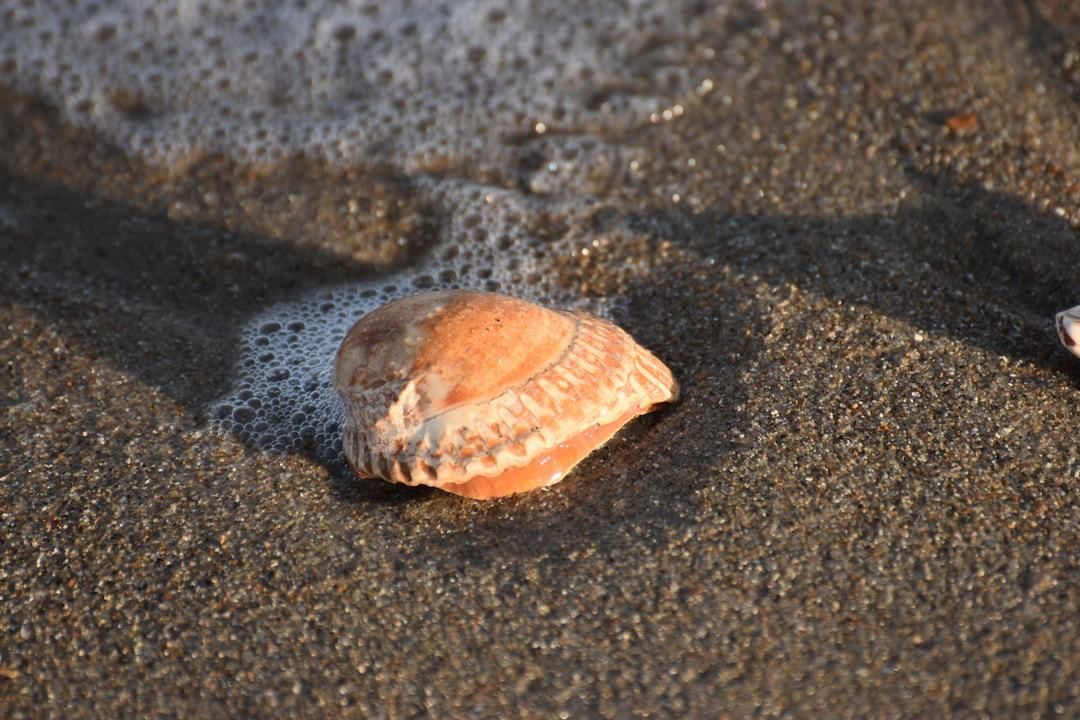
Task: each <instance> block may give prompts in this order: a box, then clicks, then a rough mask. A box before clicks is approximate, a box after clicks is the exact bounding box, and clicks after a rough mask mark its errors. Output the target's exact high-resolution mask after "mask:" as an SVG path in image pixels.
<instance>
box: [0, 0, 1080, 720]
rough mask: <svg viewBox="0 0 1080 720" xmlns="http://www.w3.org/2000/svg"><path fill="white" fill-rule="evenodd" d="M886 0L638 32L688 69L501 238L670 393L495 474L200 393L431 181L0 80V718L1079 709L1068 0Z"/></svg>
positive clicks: (419, 244)
mask: <svg viewBox="0 0 1080 720" xmlns="http://www.w3.org/2000/svg"><path fill="white" fill-rule="evenodd" d="M884 5H885V4H883V3H873V2H846V3H832V2H824V1H821V2H819V1H818V0H814V1H813V2H807V3H772V2H769V3H765V2H758V3H733V4H731V6H730V10H729V11H727V12H725V13H724V14H723V16H722V19H721V20H717V21H716V22H715V23H711V24H710V22H704V23H703V24H702V25H701V26H702V27H704V28H705V29H704V30H703V31H702V32H700V33H699V34H698V35H697V36H695V37H694V38H693V39H692V41H691V40H688V39H686V38H678V37H676V38H667V39H665V40H663V42H664V43H666V45H665V46H664V47H665V50H664V53H666V54H664V56H663V57H664V58H665V62H668V63H670V64H671V65H672V66H673V67H678V68H681V71H685V73H686V75H687V76H688V77H692V78H693V80H694V82H693V86H694V88H696V89H695V90H694V91H693V92H691V93H690V94H688V95H686V96H681V99H680V100H679V101H678V103H677V106H676V105H672V106H670V107H666V108H659V107H658V108H657V110H656V113H655V117H649V116H644V117H642V118H641V122H640V123H639V124H637V125H636V126H633V127H624V128H619V129H617V130H615V129H611V128H606V129H598V130H595V133H596V134H597V138H596V139H597V141H598V142H600V141H602V142H603V143H607V144H609V145H612V146H616V145H617V146H618V147H619V148H621V150H620V152H625V157H626V158H629V161H628V162H627V164H626V165H625V166H620V167H617V168H607V169H603V168H601V170H604V171H603V172H600V170H597V174H596V175H595V176H590V179H589V184H588V186H587V187H588V193H587V194H588V200H589V203H590V204H589V206H588V208H589V210H588V212H584V213H577V214H574V215H572V216H566V217H555V216H556V215H558V212H557V210H555V209H553V210H552V212H551V215H552V217H555V220H551V218H547V219H545V220H544V222H539V221H537V223H536V225H535V226H532V225H530V226H529V227H528V229H529V232H530V233H533V234H535V235H536V236H537V237H538V238H540V239H541V241H544V234H545V233H551V234H552V235H553V236H556V235H557V236H558V238H578V237H580V238H586V239H588V244H587V245H584V246H583V247H585V248H586V249H587V250H588V252H580V251H575V252H574V253H572V254H569V255H567V256H565V257H559V258H556V262H555V263H554V267H556V268H557V272H555V271H553V272H552V273H551V274H550V277H549V278H547V280H549V281H550V282H551V283H552V284H553V285H557V286H558V287H559V288H561V291H562V292H565V293H568V294H570V295H576V296H580V297H582V298H586V299H587V298H597V299H601V300H603V299H610V300H611V304H610V307H611V308H612V310H611V313H612V315H613V317H614V319H615V320H616V321H617V322H618V323H619V324H620V325H621V326H622V327H624V328H625V329H626V330H627V331H628V332H630V333H631V334H632V335H633V336H634V337H635V338H636V339H637V340H638V341H639V342H641V343H642V344H643V345H645V346H646V347H648V348H649V349H650V350H652V351H653V352H655V353H656V354H657V355H658V356H659V357H661V358H662V359H663V360H664V361H665V362H666V363H667V364H668V365H669V366H670V367H671V368H672V370H673V372H674V373H675V375H676V377H677V378H678V380H679V383H680V385H681V387H682V389H683V393H684V394H683V398H682V399H681V401H680V402H679V403H678V404H677V405H675V406H673V407H671V408H669V409H665V410H663V411H661V412H659V413H656V414H652V415H649V416H646V417H643V418H640V419H638V420H637V421H635V422H634V423H633V424H632V425H630V426H629V427H627V428H626V429H624V430H623V431H622V432H621V433H620V434H618V435H617V436H616V437H615V439H614V440H612V441H611V442H610V443H609V444H607V445H606V446H605V447H603V448H602V449H601V450H600V451H598V452H596V453H595V454H593V455H592V456H590V457H589V458H588V459H586V461H585V462H584V463H582V464H581V465H580V466H579V467H578V468H577V469H576V470H575V471H574V472H573V473H572V475H570V476H569V477H568V478H567V479H566V480H564V481H563V482H561V483H560V484H558V485H556V486H555V487H553V488H552V489H550V490H545V491H537V492H533V493H529V494H524V495H516V496H512V497H510V498H507V499H503V500H497V501H492V502H477V501H472V500H468V499H464V498H459V497H455V496H451V495H449V494H446V493H441V492H438V491H435V490H423V489H420V490H418V489H409V488H401V487H395V486H391V485H389V484H382V483H376V482H371V481H360V480H357V479H356V478H354V477H353V476H352V475H351V474H350V473H349V472H348V470H347V469H346V468H344V467H343V466H341V465H340V464H337V463H334V462H328V461H326V459H325V458H324V457H321V456H320V455H319V454H318V453H314V452H308V451H305V450H304V449H303V448H301V449H298V450H297V451H295V452H287V453H280V452H279V453H274V452H266V451H264V450H263V449H262V448H260V447H258V446H256V445H254V444H253V443H251V442H249V441H247V440H245V438H240V437H235V436H228V435H221V434H219V433H216V432H214V431H213V430H212V429H211V427H210V425H209V424H208V420H209V418H208V413H209V410H208V408H210V406H211V403H212V402H213V401H214V400H215V398H219V397H221V396H222V395H223V394H225V393H227V392H228V391H229V390H230V387H231V383H232V382H233V379H234V377H235V375H236V364H237V362H238V359H239V349H238V348H239V338H240V336H241V333H242V331H243V328H244V327H245V324H246V323H248V322H250V320H251V318H253V317H256V316H257V315H258V314H259V313H260V312H263V311H264V310H265V309H266V308H268V307H271V306H273V305H274V304H275V303H280V302H286V301H291V300H294V299H296V298H299V297H302V296H304V294H305V293H310V292H312V291H313V290H316V289H318V288H322V287H332V286H336V285H340V284H342V283H350V282H359V281H364V280H371V279H378V278H380V277H382V276H383V275H385V274H386V273H390V272H393V271H398V270H402V269H405V270H407V269H408V268H410V267H412V266H414V265H415V263H417V262H419V261H420V260H422V258H423V257H424V256H425V253H427V252H430V251H431V248H433V247H438V248H442V247H444V245H445V243H446V242H447V241H448V240H447V236H446V231H445V228H446V227H448V223H450V221H451V220H452V218H447V217H445V216H444V215H441V214H440V213H443V212H445V211H444V210H440V206H438V205H437V203H434V201H432V200H431V199H430V197H429V196H428V195H427V194H426V193H425V191H424V190H423V188H424V187H425V186H424V185H423V182H421V181H420V180H419V179H418V176H416V175H413V174H410V172H407V171H405V170H402V169H401V168H400V167H394V166H392V165H386V164H378V165H371V166H355V165H353V166H349V165H342V164H340V163H334V162H329V161H326V160H320V159H316V158H310V157H291V158H286V159H283V160H281V161H280V162H276V163H259V164H254V163H248V162H245V161H242V160H237V159H235V158H229V157H227V156H224V155H222V154H220V153H206V154H193V155H192V156H190V157H188V158H186V159H185V160H184V161H183V162H176V163H173V164H171V165H168V166H162V165H158V164H154V163H151V162H148V161H146V160H145V159H140V158H139V157H137V156H134V155H133V154H131V153H129V152H125V151H124V150H123V149H121V148H118V147H116V146H115V144H114V143H110V142H108V141H106V140H105V139H103V138H102V137H100V135H99V134H97V133H95V132H94V131H93V130H92V129H87V128H86V127H81V126H77V125H75V124H72V123H70V122H68V121H67V120H66V119H65V117H64V115H63V113H61V112H59V111H58V110H57V109H56V108H55V107H54V106H53V105H52V104H51V103H49V102H46V101H43V100H41V99H39V98H37V97H34V95H33V94H32V93H27V92H25V91H24V90H23V89H20V88H15V87H6V88H5V89H3V90H2V92H0V269H2V273H3V277H4V281H3V282H2V283H0V322H2V326H3V328H4V333H3V334H2V336H0V408H2V412H0V638H2V640H0V716H3V717H10V718H13V719H15V718H45V717H64V718H72V719H74V718H106V717H186V718H218V717H262V718H273V717H283V718H284V717H288V718H309V717H310V718H326V717H357V718H360V717H363V718H383V717H385V718H407V717H435V718H451V717H463V718H464V717H468V718H512V717H528V718H533V717H535V718H552V717H564V718H566V717H574V718H596V717H610V718H628V717H672V718H722V717H729V718H743V717H778V718H815V717H837V718H844V717H851V718H865V717H881V718H894V717H895V718H900V717H911V718H915V717H957V718H971V717H1002V718H1027V717H1030V718H1036V717H1051V716H1060V717H1076V716H1078V715H1080V485H1078V478H1080V444H1078V443H1077V435H1076V420H1075V418H1074V415H1075V412H1076V411H1075V409H1074V408H1075V407H1076V406H1077V401H1078V398H1080V360H1078V359H1077V358H1074V357H1072V356H1071V355H1069V354H1068V353H1067V352H1066V351H1065V350H1064V349H1063V348H1062V347H1061V346H1060V345H1059V343H1058V340H1057V337H1056V335H1055V332H1054V326H1053V315H1054V313H1055V312H1056V311H1058V310H1063V309H1065V308H1067V307H1070V306H1072V305H1076V304H1078V303H1080V282H1077V277H1076V268H1077V267H1078V266H1080V59H1078V57H1077V48H1078V47H1080V13H1078V11H1077V9H1076V8H1075V7H1073V6H1072V5H1071V4H1070V3H1067V2H1054V1H1053V0H1033V1H1032V2H1029V3H1023V4H1021V3H1000V4H991V3H984V2H978V1H976V0H970V1H964V2H951V1H946V0H940V1H938V0H934V1H926V2H915V1H914V0H911V1H905V2H899V3H896V4H895V5H896V7H894V8H892V9H886V8H885V6H884ZM656 42H661V41H660V40H657V41H656ZM650 57H653V56H650ZM655 57H659V55H656V56H655ZM3 77H4V76H3V75H0V82H2V81H3ZM705 80H708V81H709V82H708V83H705ZM508 142H509V141H508ZM508 152H510V153H512V154H513V157H515V158H517V160H519V161H520V164H518V165H513V166H508V167H506V168H505V171H504V172H503V173H502V174H501V175H493V174H491V173H487V171H485V173H480V172H479V171H477V173H476V174H475V176H470V177H468V178H467V180H468V182H472V183H477V184H478V185H483V184H484V183H488V184H490V185H491V187H493V188H496V187H497V188H498V189H499V191H500V192H506V193H521V194H522V195H523V196H524V195H528V201H529V203H532V204H531V205H530V207H537V208H539V209H540V211H542V210H543V209H544V207H545V203H549V202H550V203H552V205H551V207H552V208H556V207H557V206H556V205H555V203H556V197H555V196H557V191H556V190H553V191H552V196H551V199H548V197H547V196H545V195H544V192H541V191H540V186H539V185H538V184H537V182H535V172H536V170H535V165H536V163H535V162H533V159H534V158H533V156H532V155H531V154H530V153H533V152H534V150H532V149H530V148H529V147H527V146H524V145H523V146H521V147H518V146H513V147H511V148H510V149H509V150H508ZM620 157H622V156H620ZM446 172H447V173H449V172H450V171H449V170H447V171H446ZM432 174H433V175H434V171H432ZM524 178H532V180H530V181H527V180H526V179H524ZM529 182H532V184H531V185H530V184H529ZM554 187H556V188H557V183H556V185H555V186H554ZM350 203H351V204H350ZM342 208H346V210H343V209H342ZM348 208H351V210H350V209H348ZM538 212H539V211H538ZM541 215H542V213H539V214H538V217H540V216H541ZM549 221H550V222H549ZM556 221H557V222H556ZM529 222H532V221H531V220H530V221H529ZM508 289H509V290H512V288H508Z"/></svg>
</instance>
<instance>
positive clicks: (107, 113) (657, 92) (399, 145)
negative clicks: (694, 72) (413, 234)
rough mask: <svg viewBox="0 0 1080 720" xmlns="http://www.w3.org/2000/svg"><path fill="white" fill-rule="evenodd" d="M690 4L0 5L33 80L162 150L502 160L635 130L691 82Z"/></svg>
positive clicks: (3, 55) (168, 153)
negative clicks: (674, 52)
mask: <svg viewBox="0 0 1080 720" xmlns="http://www.w3.org/2000/svg"><path fill="white" fill-rule="evenodd" d="M701 12H703V11H702V10H701V9H699V6H698V4H696V3H692V2H685V3H680V2H641V1H637V2H623V1H622V0H618V1H617V0H599V1H597V2H589V3H567V2H553V1H551V0H532V1H529V0H441V1H440V0H434V1H433V0H396V1H395V2H374V1H372V0H359V1H358V0H351V1H345V2H340V1H335V0H324V1H322V2H320V1H318V0H291V1H286V2H274V3H264V2H255V1H254V0H246V1H242V2H235V1H233V0H160V1H155V2H153V3H147V2H143V1H142V0H117V1H115V2H92V1H91V2H78V3H73V2H68V1H67V0H29V1H28V2H24V1H23V0H0V15H2V16H3V17H4V20H5V22H4V24H5V31H4V33H2V34H0V67H3V68H4V69H5V73H4V75H5V76H6V77H8V78H10V79H11V80H10V82H14V84H15V85H16V87H17V88H18V89H21V90H25V91H28V92H32V93H35V94H41V95H43V96H45V97H46V98H48V99H49V100H51V101H52V102H53V103H55V104H56V105H57V106H58V107H60V108H61V110H62V111H63V112H64V113H65V114H66V116H67V117H68V118H69V119H70V120H72V121H74V122H77V123H80V124H84V125H89V126H92V127H94V128H95V129H96V130H98V131H100V132H102V133H103V134H104V135H106V136H107V137H108V138H109V140H110V141H112V142H113V143H115V144H117V145H119V146H121V147H124V148H127V149H129V150H132V151H135V152H137V153H139V154H140V155H142V156H143V157H148V158H150V159H159V160H167V159H169V158H172V157H175V156H177V155H182V154H184V153H187V152H191V151H193V150H204V151H210V152H222V153H227V154H231V155H235V156H239V157H241V158H243V159H251V160H266V159H274V158H278V157H280V156H282V155H283V154H289V153H296V152H302V153H305V154H308V155H311V156H319V157H324V158H327V159H330V160H338V161H343V162H371V161H372V160H378V161H389V162H393V163H396V164H399V165H400V167H402V168H404V169H406V170H409V171H417V170H421V171H422V170H424V169H426V168H430V167H433V166H439V167H442V166H444V164H445V163H446V162H447V161H451V162H452V163H464V164H466V165H468V166H470V167H476V166H481V168H495V169H498V168H501V167H505V166H506V164H507V159H508V153H512V152H513V148H514V147H515V146H516V145H519V144H520V143H522V142H525V141H528V140H531V139H535V138H538V137H542V136H544V135H545V134H559V135H574V134H582V133H592V134H595V130H596V128H598V127H602V126H604V125H614V126H618V127H622V126H626V125H628V124H629V125H633V124H638V123H641V122H643V121H644V119H645V118H647V117H648V116H649V114H650V113H651V112H655V111H657V109H658V108H661V107H664V106H666V104H667V103H668V102H669V96H670V94H671V93H672V92H678V91H681V90H685V89H687V87H689V83H690V80H689V79H688V78H684V77H682V76H681V75H680V71H679V70H678V69H677V68H673V67H672V63H671V62H670V61H669V59H668V57H667V55H668V54H670V48H668V47H667V46H666V45H665V43H664V41H663V38H671V37H680V38H683V39H684V40H682V41H680V42H685V38H687V37H688V36H692V32H691V31H692V30H693V26H694V25H696V24H698V23H699V22H700V21H699V19H698V14H699V13H701Z"/></svg>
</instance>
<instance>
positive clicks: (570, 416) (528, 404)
mask: <svg viewBox="0 0 1080 720" xmlns="http://www.w3.org/2000/svg"><path fill="white" fill-rule="evenodd" d="M334 387H335V389H336V390H337V392H338V393H339V394H340V395H341V396H342V398H343V399H344V401H345V407H346V416H347V422H346V430H345V438H344V449H345V456H346V457H347V458H348V460H349V463H350V465H352V467H353V469H354V470H355V471H356V473H357V475H359V476H361V477H366V478H382V479H384V480H389V481H390V482H395V483H403V484H405V485H431V486H434V487H437V488H439V489H441V490H446V491H448V492H451V493H455V494H457V495H465V496H467V497H471V498H478V499H486V498H494V497H501V496H503V495H509V494H511V493H517V492H523V491H526V490H532V489H534V488H539V487H546V486H548V485H553V484H554V483H556V482H558V481H559V480H561V479H562V478H563V477H564V476H565V475H566V473H568V472H569V471H570V469H571V468H572V467H574V465H576V464H577V463H578V462H579V461H580V460H581V459H582V458H584V457H585V456H586V455H588V454H589V453H590V452H592V451H593V450H594V449H596V448H597V447H599V446H600V445H602V444H603V443H604V442H606V441H607V440H608V439H610V438H611V436H612V435H614V434H615V433H616V432H617V431H618V430H619V428H621V427H622V426H623V425H625V424H626V423H627V422H629V421H630V420H632V419H633V418H635V417H637V416H638V415H641V414H643V413H647V412H649V411H650V410H653V409H654V408H656V407H657V405H659V404H661V403H666V402H671V401H673V400H675V399H676V398H677V397H678V392H679V390H678V385H677V383H676V382H675V379H674V378H673V377H672V375H671V371H670V370H668V368H667V366H665V365H664V364H663V363H662V362H660V361H659V360H658V359H657V358H656V357H654V356H653V355H652V353H650V352H649V351H648V350H646V349H645V348H643V347H641V346H640V345H638V344H637V343H636V342H634V339H633V338H631V337H630V336H629V335H628V334H627V333H626V332H624V331H623V330H621V329H619V328H618V327H616V326H615V325H613V324H612V323H610V322H607V321H605V320H601V319H600V318H597V317H594V316H592V315H588V314H586V313H580V312H567V311H561V310H550V309H548V308H544V307H541V306H539V305H534V304H532V303H529V302H526V301H524V300H518V299H516V298H512V297H507V296H505V295H497V294H493V293H484V292H471V291H448V292H432V293H422V294H419V295H412V296H410V297H406V298H402V299H400V300H395V301H393V302H390V303H387V304H386V305H383V306H382V307H380V308H379V309H377V310H375V311H374V312H372V313H370V314H369V315H366V316H364V317H363V318H361V319H360V320H359V321H358V322H357V323H356V324H355V325H354V326H353V327H352V329H351V330H349V332H348V334H347V335H346V336H345V339H344V340H343V341H342V343H341V347H340V348H339V349H338V352H337V358H336V361H335V364H334Z"/></svg>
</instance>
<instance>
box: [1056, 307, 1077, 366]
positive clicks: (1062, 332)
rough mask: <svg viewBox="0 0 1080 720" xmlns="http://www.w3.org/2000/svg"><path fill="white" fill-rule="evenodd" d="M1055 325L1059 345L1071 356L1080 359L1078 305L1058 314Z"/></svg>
mask: <svg viewBox="0 0 1080 720" xmlns="http://www.w3.org/2000/svg"><path fill="white" fill-rule="evenodd" d="M1055 324H1056V325H1057V332H1058V337H1059V338H1060V339H1061V344H1062V345H1064V346H1065V348H1066V349H1067V350H1068V351H1069V352H1071V353H1072V354H1073V355H1076V356H1078V357H1080V305H1077V306H1076V307H1074V308H1069V309H1068V310H1064V311H1062V312H1059V313H1058V314H1057V318H1056V319H1055Z"/></svg>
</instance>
